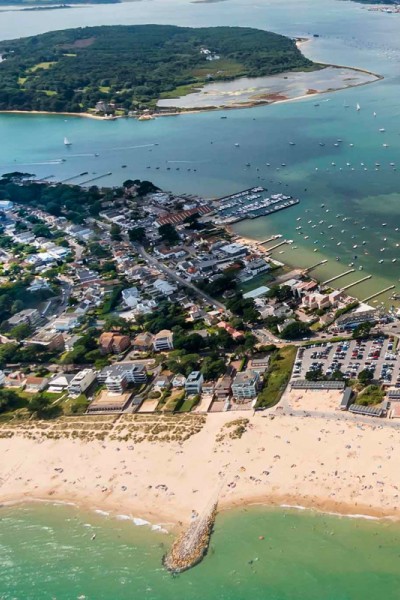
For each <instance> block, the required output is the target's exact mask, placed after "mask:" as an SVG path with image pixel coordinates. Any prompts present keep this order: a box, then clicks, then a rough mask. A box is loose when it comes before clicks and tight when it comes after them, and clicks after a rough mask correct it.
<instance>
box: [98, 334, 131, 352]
mask: <svg viewBox="0 0 400 600" xmlns="http://www.w3.org/2000/svg"><path fill="white" fill-rule="evenodd" d="M130 345H131V339H130V337H129V336H128V335H121V334H119V333H114V332H113V331H105V332H104V333H102V334H101V336H100V338H99V346H100V352H101V353H102V354H110V353H114V354H119V353H120V352H123V351H124V350H126V349H127V348H129V346H130Z"/></svg>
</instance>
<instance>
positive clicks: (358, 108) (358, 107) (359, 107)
mask: <svg viewBox="0 0 400 600" xmlns="http://www.w3.org/2000/svg"><path fill="white" fill-rule="evenodd" d="M356 110H357V112H358V111H359V110H361V106H360V105H359V104H358V102H357V106H356Z"/></svg>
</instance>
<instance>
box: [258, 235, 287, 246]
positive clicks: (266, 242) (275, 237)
mask: <svg viewBox="0 0 400 600" xmlns="http://www.w3.org/2000/svg"><path fill="white" fill-rule="evenodd" d="M281 237H282V236H281V235H273V236H271V237H269V238H267V239H266V240H261V241H260V242H257V246H263V245H264V244H268V243H269V242H273V241H274V240H278V239H280V238H281Z"/></svg>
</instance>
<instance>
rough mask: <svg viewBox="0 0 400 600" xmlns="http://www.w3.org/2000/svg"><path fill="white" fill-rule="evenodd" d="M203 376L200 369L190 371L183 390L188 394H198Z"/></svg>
mask: <svg viewBox="0 0 400 600" xmlns="http://www.w3.org/2000/svg"><path fill="white" fill-rule="evenodd" d="M203 381H204V377H203V374H202V373H201V372H200V371H192V372H191V373H190V374H189V375H188V378H187V379H186V383H185V391H186V394H187V395H188V396H192V395H193V396H194V395H196V394H200V393H201V390H202V386H203Z"/></svg>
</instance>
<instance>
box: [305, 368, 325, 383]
mask: <svg viewBox="0 0 400 600" xmlns="http://www.w3.org/2000/svg"><path fill="white" fill-rule="evenodd" d="M306 379H307V381H320V380H323V379H324V374H323V372H322V369H321V367H318V369H310V371H308V372H307V373H306Z"/></svg>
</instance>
